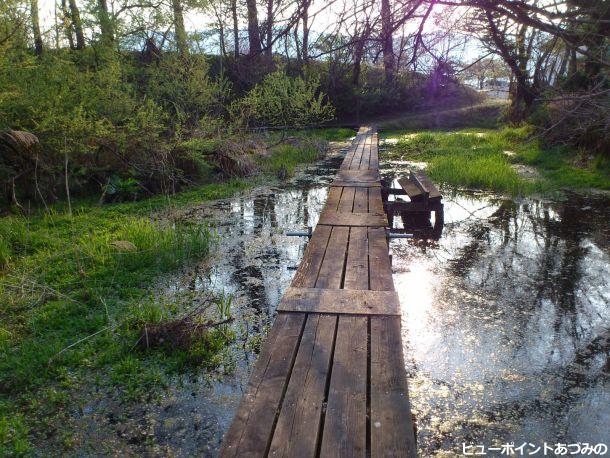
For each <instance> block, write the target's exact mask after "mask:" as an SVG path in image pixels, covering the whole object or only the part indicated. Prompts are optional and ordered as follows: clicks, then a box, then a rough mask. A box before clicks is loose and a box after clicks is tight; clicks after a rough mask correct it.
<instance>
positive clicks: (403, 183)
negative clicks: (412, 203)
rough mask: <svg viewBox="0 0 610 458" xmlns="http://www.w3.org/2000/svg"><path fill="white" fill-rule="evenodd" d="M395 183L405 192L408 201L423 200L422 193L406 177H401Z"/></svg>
mask: <svg viewBox="0 0 610 458" xmlns="http://www.w3.org/2000/svg"><path fill="white" fill-rule="evenodd" d="M397 181H398V184H399V185H400V187H401V188H402V189H404V190H405V192H406V193H407V195H408V196H409V199H411V200H413V199H423V198H425V194H424V191H423V190H422V189H421V188H419V187H417V186H416V185H415V183H413V182H412V181H411V180H410V179H409V178H408V177H401V178H399V179H398V180H397Z"/></svg>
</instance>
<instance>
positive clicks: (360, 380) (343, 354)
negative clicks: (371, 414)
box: [320, 315, 368, 457]
mask: <svg viewBox="0 0 610 458" xmlns="http://www.w3.org/2000/svg"><path fill="white" fill-rule="evenodd" d="M367 320H368V319H367V318H366V317H356V316H343V315H342V316H340V317H339V324H338V327H337V339H336V343H335V354H334V359H333V367H332V375H331V380H330V387H329V391H328V401H327V407H326V416H325V420H324V430H323V434H322V446H321V450H320V456H323V457H347V456H349V457H359V456H360V457H364V456H365V455H366V424H367V417H366V416H367V412H366V392H367V332H368V329H367V328H368V321H367Z"/></svg>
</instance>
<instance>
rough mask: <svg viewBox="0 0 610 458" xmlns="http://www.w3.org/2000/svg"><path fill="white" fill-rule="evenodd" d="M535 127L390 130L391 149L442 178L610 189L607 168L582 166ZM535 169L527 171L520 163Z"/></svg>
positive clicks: (521, 186)
mask: <svg viewBox="0 0 610 458" xmlns="http://www.w3.org/2000/svg"><path fill="white" fill-rule="evenodd" d="M532 132H533V128H532V127H531V126H527V125H526V126H522V127H518V128H509V127H505V128H503V129H497V130H481V129H465V130H460V131H455V132H418V133H405V132H400V131H398V132H387V133H385V134H384V136H385V137H386V138H390V139H395V140H396V143H395V144H393V145H392V144H390V149H389V152H388V154H389V155H390V156H391V157H396V158H401V159H404V160H413V161H423V162H427V163H428V167H427V169H426V170H427V172H428V173H429V175H430V177H431V178H433V179H434V180H437V181H439V182H442V183H447V184H451V185H455V186H466V187H469V188H478V189H487V190H492V191H497V192H502V193H506V194H510V195H524V194H531V193H551V192H556V191H558V190H560V189H563V188H569V189H589V188H598V189H610V179H609V178H608V171H607V169H604V168H603V167H600V166H596V165H595V164H594V163H593V164H590V165H588V166H584V167H583V166H577V165H576V164H575V163H574V162H573V158H574V157H575V155H574V153H573V152H572V151H570V150H569V149H568V148H545V147H544V146H543V145H542V144H541V143H540V142H538V141H536V140H534V139H532ZM523 165H525V166H532V167H535V169H534V170H535V171H534V172H532V173H531V174H530V176H527V177H524V176H522V175H520V173H519V169H518V167H519V166H523Z"/></svg>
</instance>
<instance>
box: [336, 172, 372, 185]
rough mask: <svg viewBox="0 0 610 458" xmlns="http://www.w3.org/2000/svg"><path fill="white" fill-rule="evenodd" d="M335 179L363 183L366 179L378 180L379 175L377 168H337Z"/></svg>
mask: <svg viewBox="0 0 610 458" xmlns="http://www.w3.org/2000/svg"><path fill="white" fill-rule="evenodd" d="M335 179H336V180H337V181H344V182H356V183H363V182H364V183H365V182H368V181H379V180H380V179H381V177H380V176H379V171H378V170H371V169H364V170H339V172H338V173H337V175H336V177H335Z"/></svg>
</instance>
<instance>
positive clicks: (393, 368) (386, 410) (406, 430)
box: [370, 316, 417, 458]
mask: <svg viewBox="0 0 610 458" xmlns="http://www.w3.org/2000/svg"><path fill="white" fill-rule="evenodd" d="M370 320H371V382H370V383H371V401H370V402H371V457H381V456H383V457H386V456H387V457H397V458H398V457H400V458H402V457H408V458H411V457H416V456H417V449H416V444H415V435H414V432H413V423H412V419H411V406H410V404H409V392H408V389H407V379H406V374H405V369H404V359H403V353H402V343H401V334H400V318H398V317H380V316H375V317H371V319H370Z"/></svg>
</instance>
